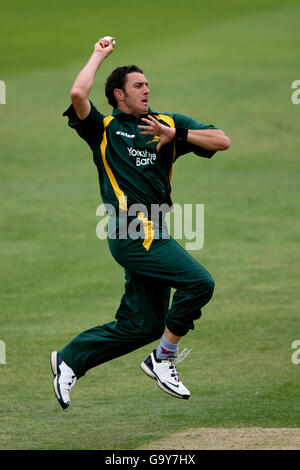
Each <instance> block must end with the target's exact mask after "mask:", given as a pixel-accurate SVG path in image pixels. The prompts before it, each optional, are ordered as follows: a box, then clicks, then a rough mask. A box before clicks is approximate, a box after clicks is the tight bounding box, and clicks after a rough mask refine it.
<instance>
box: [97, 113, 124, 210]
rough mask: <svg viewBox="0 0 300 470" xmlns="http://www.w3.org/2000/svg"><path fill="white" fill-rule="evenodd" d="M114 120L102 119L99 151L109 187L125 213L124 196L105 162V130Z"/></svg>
mask: <svg viewBox="0 0 300 470" xmlns="http://www.w3.org/2000/svg"><path fill="white" fill-rule="evenodd" d="M113 119H114V117H113V116H106V117H105V118H104V119H103V125H104V132H103V138H102V142H101V146H100V150H101V155H102V160H103V164H104V167H105V170H106V173H107V175H108V177H109V181H110V182H111V185H112V187H113V190H114V192H115V195H116V197H117V199H118V201H119V208H120V209H121V210H123V211H127V201H126V196H125V194H124V192H123V191H122V189H121V188H120V187H119V185H118V183H117V180H116V178H115V177H114V174H113V172H112V171H111V168H110V166H109V165H108V163H107V160H106V147H107V137H106V128H107V126H108V124H109V123H110V122H111V121H112V120H113Z"/></svg>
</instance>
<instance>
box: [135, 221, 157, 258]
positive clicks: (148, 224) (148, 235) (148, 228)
mask: <svg viewBox="0 0 300 470" xmlns="http://www.w3.org/2000/svg"><path fill="white" fill-rule="evenodd" d="M137 217H138V219H139V220H142V222H143V227H144V234H145V239H144V242H143V247H144V248H146V250H147V251H149V249H150V246H151V244H152V242H153V238H154V230H153V228H152V227H153V222H152V220H149V219H147V217H145V214H144V213H143V212H138V214H137Z"/></svg>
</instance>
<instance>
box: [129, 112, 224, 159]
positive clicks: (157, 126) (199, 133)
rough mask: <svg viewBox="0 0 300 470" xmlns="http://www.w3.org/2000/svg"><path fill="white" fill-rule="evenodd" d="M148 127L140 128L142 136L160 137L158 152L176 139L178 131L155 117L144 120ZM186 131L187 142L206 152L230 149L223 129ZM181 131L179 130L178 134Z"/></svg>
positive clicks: (149, 116)
mask: <svg viewBox="0 0 300 470" xmlns="http://www.w3.org/2000/svg"><path fill="white" fill-rule="evenodd" d="M142 120H143V121H144V122H145V123H146V124H147V126H138V127H139V128H140V129H141V130H142V132H141V134H151V135H158V136H159V138H160V141H159V143H158V144H157V147H156V150H157V151H158V152H159V151H160V149H161V147H162V146H163V145H165V144H167V143H168V142H171V140H173V139H174V138H176V131H177V129H175V128H172V127H168V126H165V125H164V124H161V123H160V122H159V121H157V119H155V118H154V117H153V116H151V115H148V119H147V118H142ZM185 131H186V142H188V143H190V144H193V145H197V146H198V147H202V148H204V149H206V150H212V151H215V152H217V151H218V150H227V149H228V148H229V147H230V139H229V137H227V136H226V135H225V134H224V132H223V131H222V130H221V129H196V130H192V129H188V130H185ZM179 132H180V130H179V129H178V133H179Z"/></svg>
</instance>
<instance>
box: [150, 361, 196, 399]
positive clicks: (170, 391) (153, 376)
mask: <svg viewBox="0 0 300 470" xmlns="http://www.w3.org/2000/svg"><path fill="white" fill-rule="evenodd" d="M141 369H142V371H143V372H145V374H146V375H148V377H151V379H154V380H156V382H157V385H158V386H159V388H160V389H161V390H163V391H164V392H166V393H168V394H169V395H172V396H173V397H176V398H181V399H183V400H188V399H189V398H190V395H179V394H177V393H175V392H173V391H172V390H170V389H169V388H167V387H165V386H164V385H163V384H162V383H161V381H160V380H159V379H158V377H157V376H156V375H155V374H154V372H153V371H152V370H151V369H150V368H149V367H148V366H147V364H145V362H142V363H141Z"/></svg>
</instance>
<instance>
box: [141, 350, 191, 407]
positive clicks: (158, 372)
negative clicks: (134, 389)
mask: <svg viewBox="0 0 300 470" xmlns="http://www.w3.org/2000/svg"><path fill="white" fill-rule="evenodd" d="M190 352H191V349H187V348H186V349H184V350H183V351H182V352H181V353H180V354H179V356H178V357H168V359H166V360H161V361H160V360H159V359H157V358H156V350H154V351H153V352H152V353H151V354H150V356H148V357H147V359H146V360H145V361H144V362H142V363H141V369H142V371H143V372H145V374H147V375H148V376H149V377H151V378H152V379H156V380H157V385H158V386H159V387H160V388H161V389H162V390H163V391H164V392H167V393H169V394H170V395H173V396H174V397H177V398H183V399H185V400H187V399H188V398H190V395H191V394H190V392H189V390H188V389H187V388H186V387H185V386H184V385H183V383H182V382H181V380H180V378H179V377H178V373H177V369H176V364H178V362H181V361H183V359H185V357H186V356H187V355H188V354H189V353H190Z"/></svg>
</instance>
